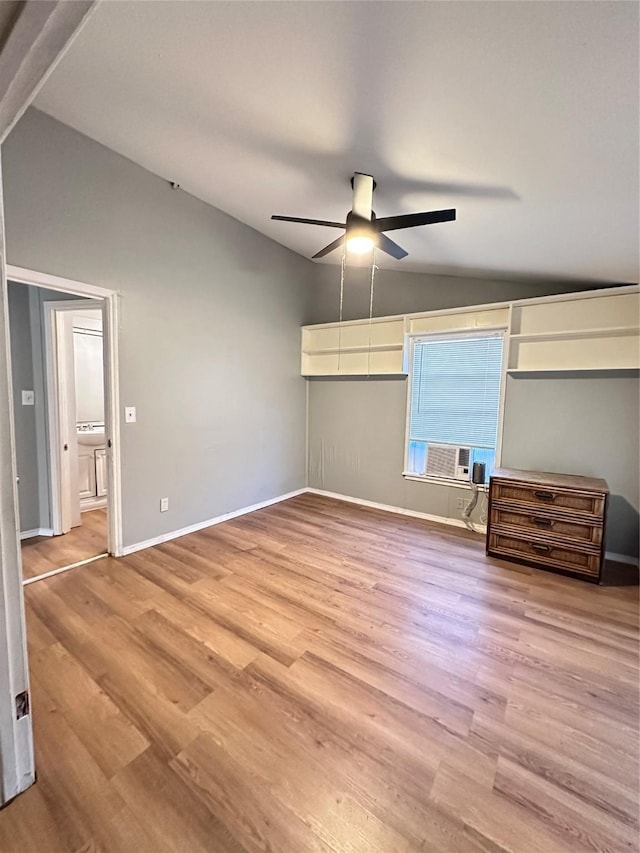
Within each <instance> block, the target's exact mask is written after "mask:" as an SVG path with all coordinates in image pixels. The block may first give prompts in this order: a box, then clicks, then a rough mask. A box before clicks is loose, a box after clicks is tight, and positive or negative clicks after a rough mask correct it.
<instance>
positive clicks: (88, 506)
mask: <svg viewBox="0 0 640 853" xmlns="http://www.w3.org/2000/svg"><path fill="white" fill-rule="evenodd" d="M106 505H107V499H106V498H83V499H82V500H81V501H80V512H92V510H94V509H104V507H106Z"/></svg>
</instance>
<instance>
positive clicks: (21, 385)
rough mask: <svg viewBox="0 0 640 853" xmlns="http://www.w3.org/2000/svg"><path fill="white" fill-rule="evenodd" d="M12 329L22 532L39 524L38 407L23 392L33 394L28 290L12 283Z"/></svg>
mask: <svg viewBox="0 0 640 853" xmlns="http://www.w3.org/2000/svg"><path fill="white" fill-rule="evenodd" d="M8 290H9V327H10V335H11V366H12V375H13V407H14V408H13V410H14V427H15V436H16V457H17V468H18V477H19V478H20V481H19V483H18V497H19V501H20V530H22V531H26V530H35V529H36V528H39V527H40V526H41V524H40V508H39V502H38V461H37V442H36V407H35V406H23V405H22V391H23V390H25V391H33V390H34V381H33V354H32V345H31V313H30V310H29V291H28V288H26V287H23V286H21V285H19V284H14V283H13V282H9V286H8Z"/></svg>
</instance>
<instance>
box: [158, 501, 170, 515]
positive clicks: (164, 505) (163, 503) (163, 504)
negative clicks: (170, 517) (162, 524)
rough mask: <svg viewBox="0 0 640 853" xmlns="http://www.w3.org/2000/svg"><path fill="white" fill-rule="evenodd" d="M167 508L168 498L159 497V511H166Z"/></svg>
mask: <svg viewBox="0 0 640 853" xmlns="http://www.w3.org/2000/svg"><path fill="white" fill-rule="evenodd" d="M168 509H169V498H160V512H167V510H168Z"/></svg>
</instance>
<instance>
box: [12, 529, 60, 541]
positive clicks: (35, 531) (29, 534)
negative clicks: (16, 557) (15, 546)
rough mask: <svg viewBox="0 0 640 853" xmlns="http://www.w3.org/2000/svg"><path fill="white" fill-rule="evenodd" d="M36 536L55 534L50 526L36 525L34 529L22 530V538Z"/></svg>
mask: <svg viewBox="0 0 640 853" xmlns="http://www.w3.org/2000/svg"><path fill="white" fill-rule="evenodd" d="M34 536H53V530H52V529H51V528H50V527H34V529H33V530H22V531H21V532H20V539H21V540H22V539H33V538H34Z"/></svg>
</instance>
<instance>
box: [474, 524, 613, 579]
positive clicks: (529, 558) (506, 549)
mask: <svg viewBox="0 0 640 853" xmlns="http://www.w3.org/2000/svg"><path fill="white" fill-rule="evenodd" d="M488 552H489V554H491V555H492V556H495V557H500V556H504V557H507V558H508V559H520V560H525V561H526V562H528V563H534V564H538V565H540V566H549V568H554V569H562V570H563V571H566V572H576V573H578V574H581V575H590V576H593V577H597V576H598V575H599V573H600V553H598V552H595V553H594V552H593V551H582V550H578V549H576V550H573V549H572V548H569V547H568V546H562V545H554V544H552V543H547V542H542V541H530V540H528V539H521V538H519V537H517V536H512V535H511V534H510V533H507V532H503V531H500V532H491V534H490V535H489V547H488Z"/></svg>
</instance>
